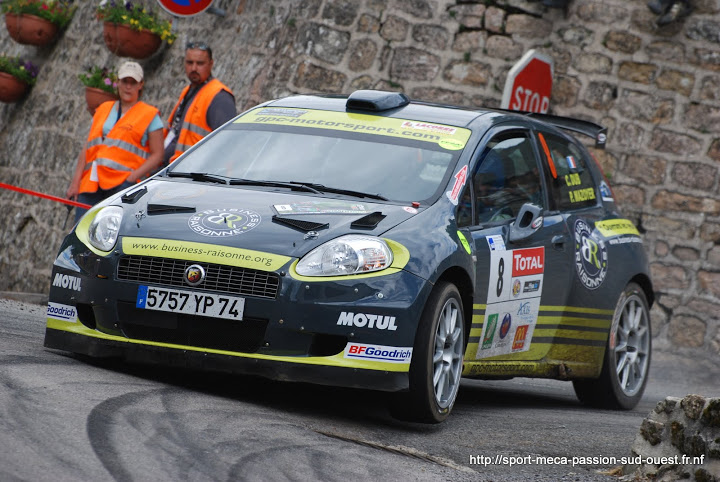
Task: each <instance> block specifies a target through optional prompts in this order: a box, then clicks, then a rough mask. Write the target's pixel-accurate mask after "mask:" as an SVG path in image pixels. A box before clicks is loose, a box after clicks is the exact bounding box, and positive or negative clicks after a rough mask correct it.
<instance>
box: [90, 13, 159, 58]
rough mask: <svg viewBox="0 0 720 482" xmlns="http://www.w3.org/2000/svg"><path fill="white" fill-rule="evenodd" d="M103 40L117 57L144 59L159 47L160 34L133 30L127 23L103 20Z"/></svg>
mask: <svg viewBox="0 0 720 482" xmlns="http://www.w3.org/2000/svg"><path fill="white" fill-rule="evenodd" d="M103 40H105V45H107V48H108V49H110V51H111V52H112V53H114V54H115V55H117V56H119V57H132V58H134V59H146V58H148V57H150V56H151V55H152V54H154V53H155V51H156V50H157V49H159V48H160V44H161V43H162V40H160V36H159V35H156V34H154V33H152V32H150V31H149V30H141V31H140V32H138V31H137V30H133V29H131V28H130V27H128V26H127V25H122V24H116V23H111V22H105V23H104V24H103Z"/></svg>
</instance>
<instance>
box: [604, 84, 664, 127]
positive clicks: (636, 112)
mask: <svg viewBox="0 0 720 482" xmlns="http://www.w3.org/2000/svg"><path fill="white" fill-rule="evenodd" d="M617 105H618V111H619V112H621V113H622V114H623V115H624V116H626V117H628V118H630V119H636V120H641V121H645V122H651V123H653V124H667V123H669V122H670V121H672V118H673V113H674V111H675V102H674V101H673V100H672V99H663V98H661V97H658V96H657V94H655V93H647V92H641V91H637V90H627V89H624V90H623V91H622V93H621V95H620V102H618V104H617Z"/></svg>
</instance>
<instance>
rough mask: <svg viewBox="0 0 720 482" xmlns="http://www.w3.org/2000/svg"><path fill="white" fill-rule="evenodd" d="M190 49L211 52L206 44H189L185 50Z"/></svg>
mask: <svg viewBox="0 0 720 482" xmlns="http://www.w3.org/2000/svg"><path fill="white" fill-rule="evenodd" d="M189 49H198V50H210V47H209V46H208V44H206V43H205V42H188V43H186V44H185V50H189Z"/></svg>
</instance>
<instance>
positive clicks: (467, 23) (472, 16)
mask: <svg viewBox="0 0 720 482" xmlns="http://www.w3.org/2000/svg"><path fill="white" fill-rule="evenodd" d="M485 9H486V7H485V5H483V4H480V3H465V4H459V5H455V6H453V7H452V8H451V9H450V12H451V15H454V18H455V20H457V22H458V23H459V24H460V25H461V26H462V27H463V28H469V29H481V28H483V17H484V16H485Z"/></svg>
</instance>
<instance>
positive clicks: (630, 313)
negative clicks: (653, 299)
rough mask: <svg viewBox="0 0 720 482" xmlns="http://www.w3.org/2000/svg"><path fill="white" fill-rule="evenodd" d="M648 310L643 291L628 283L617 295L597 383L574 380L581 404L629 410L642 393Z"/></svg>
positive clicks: (646, 361) (647, 363)
mask: <svg viewBox="0 0 720 482" xmlns="http://www.w3.org/2000/svg"><path fill="white" fill-rule="evenodd" d="M651 343H652V342H651V333H650V310H649V308H648V302H647V298H646V297H645V293H644V292H643V290H642V288H640V286H638V285H637V284H635V283H630V284H628V286H627V287H626V288H625V291H623V293H622V294H621V295H620V298H619V299H618V302H617V305H616V307H615V315H614V318H613V322H612V326H611V328H610V336H609V337H608V343H607V346H606V348H605V359H604V361H603V367H602V372H601V373H600V378H599V379H597V380H576V381H574V382H573V387H574V388H575V393H576V394H577V396H578V398H579V399H580V401H581V402H583V403H584V404H586V405H592V406H596V407H602V408H613V409H626V410H629V409H631V408H633V407H635V405H637V404H638V402H639V401H640V398H641V397H642V395H643V392H644V391H645V385H646V384H647V379H648V374H649V371H650V349H651Z"/></svg>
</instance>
